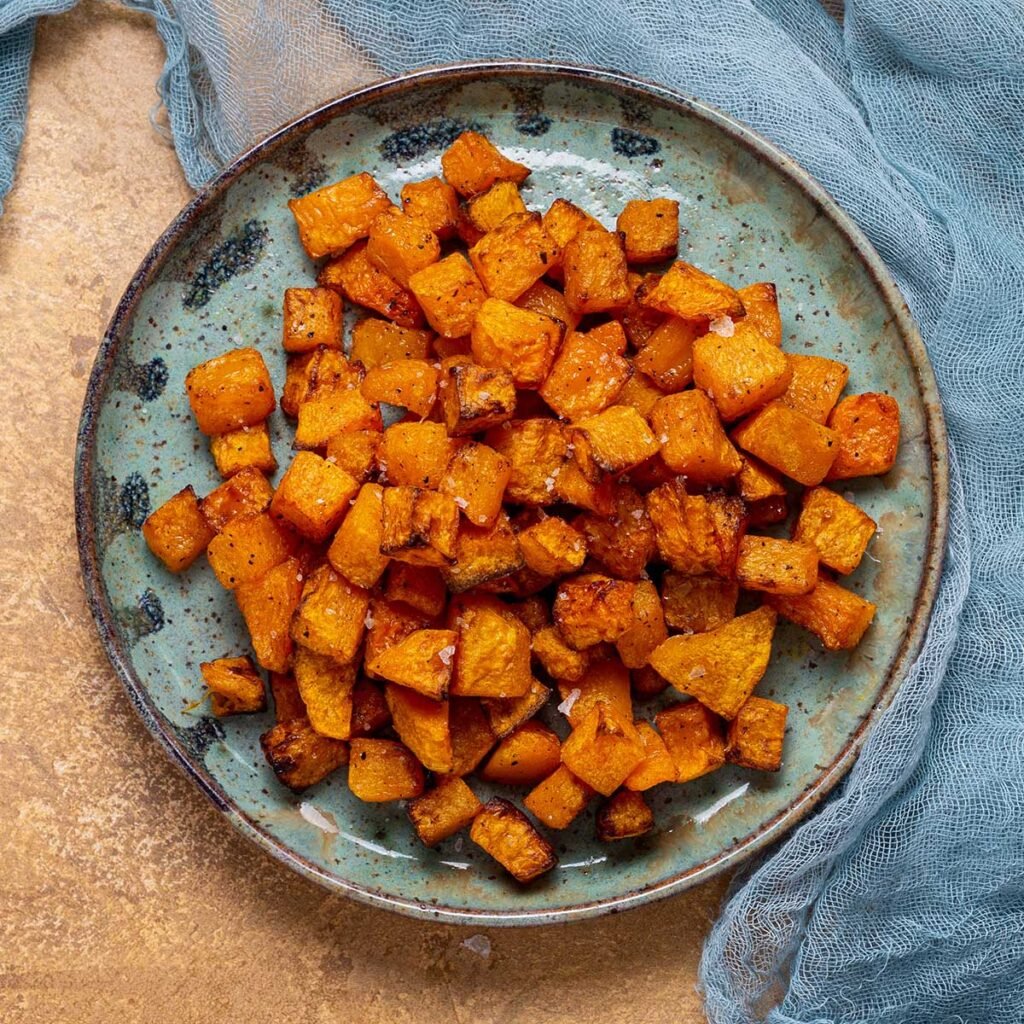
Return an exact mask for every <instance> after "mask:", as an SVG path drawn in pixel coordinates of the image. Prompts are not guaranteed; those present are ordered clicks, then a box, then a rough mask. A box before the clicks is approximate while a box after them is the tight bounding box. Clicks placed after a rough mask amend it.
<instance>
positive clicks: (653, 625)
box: [615, 580, 668, 668]
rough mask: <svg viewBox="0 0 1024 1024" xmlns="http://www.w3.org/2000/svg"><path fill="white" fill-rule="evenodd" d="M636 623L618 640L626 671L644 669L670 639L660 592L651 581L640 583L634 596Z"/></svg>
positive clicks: (617, 645)
mask: <svg viewBox="0 0 1024 1024" xmlns="http://www.w3.org/2000/svg"><path fill="white" fill-rule="evenodd" d="M633 616H634V624H633V625H632V626H630V627H629V628H628V629H627V630H626V631H625V632H624V633H622V634H621V635H620V636H619V638H618V640H616V641H615V649H616V650H617V651H618V652H619V657H620V658H621V659H622V664H623V665H625V666H626V668H643V667H644V665H646V664H647V659H648V658H649V657H650V656H651V654H652V652H653V651H654V650H655V648H656V647H658V645H659V644H661V643H662V641H664V640H665V639H666V638H667V637H668V630H667V629H666V628H665V613H664V611H663V610H662V607H661V597H660V596H659V595H658V589H657V587H655V585H654V584H653V583H652V582H651V581H650V580H640V581H639V582H638V583H637V585H636V591H635V592H634V594H633Z"/></svg>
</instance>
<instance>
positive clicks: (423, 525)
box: [380, 487, 459, 567]
mask: <svg viewBox="0 0 1024 1024" xmlns="http://www.w3.org/2000/svg"><path fill="white" fill-rule="evenodd" d="M458 533H459V507H458V505H456V504H455V502H454V501H453V500H452V499H451V498H450V497H449V496H448V495H446V494H438V493H437V491H424V490H422V489H420V488H419V487H386V488H385V489H384V516H383V534H382V537H381V542H380V551H381V554H383V555H388V556H389V557H391V558H395V559H397V560H398V561H399V562H409V563H410V564H412V565H432V566H437V567H441V566H445V565H449V564H450V563H452V562H454V561H455V558H456V539H457V537H458Z"/></svg>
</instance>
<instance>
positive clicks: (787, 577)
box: [736, 533, 818, 594]
mask: <svg viewBox="0 0 1024 1024" xmlns="http://www.w3.org/2000/svg"><path fill="white" fill-rule="evenodd" d="M736 582H737V583H739V585H740V586H741V587H743V589H744V590H763V591H764V592H765V593H767V594H806V593H808V592H809V591H811V590H813V589H814V587H815V584H817V582H818V551H817V549H816V548H815V547H814V545H813V544H804V543H801V542H800V541H794V540H779V539H777V538H775V537H756V536H754V535H753V534H750V533H748V534H747V535H746V536H745V537H744V538H743V539H742V540H741V541H740V551H739V555H738V556H737V558H736Z"/></svg>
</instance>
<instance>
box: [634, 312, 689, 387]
mask: <svg viewBox="0 0 1024 1024" xmlns="http://www.w3.org/2000/svg"><path fill="white" fill-rule="evenodd" d="M701 326H702V323H701V322H699V321H694V320H682V319H680V318H679V317H677V316H670V317H669V318H668V319H667V320H664V321H663V322H662V323H661V324H660V325H659V326H657V327H656V328H655V329H654V330H653V331H652V332H651V335H650V337H649V338H648V339H647V341H646V342H645V344H644V347H643V348H642V349H641V350H640V351H639V352H638V353H637V355H636V360H635V364H636V368H637V369H638V370H639V371H640V372H641V373H643V374H646V375H647V376H648V377H649V378H650V379H651V380H652V381H653V382H654V384H655V385H656V386H657V387H659V388H660V389H661V390H662V391H669V392H675V391H682V390H683V388H685V387H687V386H688V385H689V384H690V382H691V381H692V380H693V343H694V342H695V341H696V340H697V339H698V338H699V337H700V336H701V334H702V331H701Z"/></svg>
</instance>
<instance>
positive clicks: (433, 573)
mask: <svg viewBox="0 0 1024 1024" xmlns="http://www.w3.org/2000/svg"><path fill="white" fill-rule="evenodd" d="M384 596H385V597H386V598H387V599H388V600H389V601H402V602H403V603H405V604H407V605H409V606H410V607H411V608H415V609H416V611H418V612H419V613H420V614H422V615H425V616H426V617H427V618H430V619H432V618H434V617H436V616H438V615H440V614H441V612H443V611H444V606H445V604H446V603H447V601H448V592H447V590H446V589H445V585H444V578H443V577H442V576H441V574H440V572H438V570H437V569H434V568H432V567H431V566H428V565H409V564H408V563H406V562H392V563H391V565H390V567H389V568H388V575H387V581H386V583H385V586H384Z"/></svg>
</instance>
